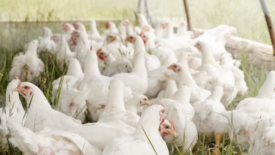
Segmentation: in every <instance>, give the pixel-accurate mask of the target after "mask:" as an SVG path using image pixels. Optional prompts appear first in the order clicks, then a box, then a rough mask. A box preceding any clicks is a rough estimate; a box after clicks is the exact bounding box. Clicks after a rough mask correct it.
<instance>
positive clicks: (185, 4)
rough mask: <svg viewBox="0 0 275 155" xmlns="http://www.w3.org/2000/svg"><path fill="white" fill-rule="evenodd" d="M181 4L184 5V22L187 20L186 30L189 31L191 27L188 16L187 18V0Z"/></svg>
mask: <svg viewBox="0 0 275 155" xmlns="http://www.w3.org/2000/svg"><path fill="white" fill-rule="evenodd" d="M183 4H184V9H185V14H186V20H187V28H188V30H189V31H191V30H192V27H191V22H190V16H189V9H188V4H187V0H183Z"/></svg>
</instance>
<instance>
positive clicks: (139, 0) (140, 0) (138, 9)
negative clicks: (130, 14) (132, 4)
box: [137, 0, 142, 13]
mask: <svg viewBox="0 0 275 155" xmlns="http://www.w3.org/2000/svg"><path fill="white" fill-rule="evenodd" d="M141 3H142V0H138V7H137V13H140V7H141Z"/></svg>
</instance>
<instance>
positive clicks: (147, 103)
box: [142, 102, 150, 105]
mask: <svg viewBox="0 0 275 155" xmlns="http://www.w3.org/2000/svg"><path fill="white" fill-rule="evenodd" d="M142 105H150V103H149V102H146V103H143V104H142Z"/></svg>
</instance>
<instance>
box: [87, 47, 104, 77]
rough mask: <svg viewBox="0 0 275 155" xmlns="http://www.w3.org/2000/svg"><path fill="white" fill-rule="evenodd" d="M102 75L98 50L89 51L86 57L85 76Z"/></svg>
mask: <svg viewBox="0 0 275 155" xmlns="http://www.w3.org/2000/svg"><path fill="white" fill-rule="evenodd" d="M100 75H101V74H100V72H99V68H98V60H97V56H96V52H95V51H93V50H91V51H88V52H87V54H86V56H85V59H84V76H85V78H92V77H96V76H100Z"/></svg>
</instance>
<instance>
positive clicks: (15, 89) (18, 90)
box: [13, 87, 21, 92]
mask: <svg viewBox="0 0 275 155" xmlns="http://www.w3.org/2000/svg"><path fill="white" fill-rule="evenodd" d="M13 91H17V92H21V89H19V88H17V87H16V88H14V89H13Z"/></svg>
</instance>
